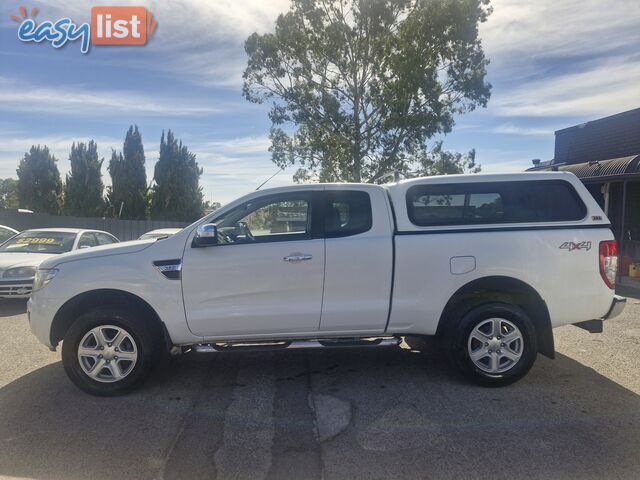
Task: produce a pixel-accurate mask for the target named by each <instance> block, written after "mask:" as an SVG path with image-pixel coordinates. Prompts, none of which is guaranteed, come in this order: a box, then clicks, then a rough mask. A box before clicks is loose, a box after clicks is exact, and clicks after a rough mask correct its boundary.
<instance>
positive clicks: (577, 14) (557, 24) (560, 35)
mask: <svg viewBox="0 0 640 480" xmlns="http://www.w3.org/2000/svg"><path fill="white" fill-rule="evenodd" d="M492 5H493V9H494V10H493V14H492V15H491V16H490V17H489V20H488V21H487V22H486V23H485V24H483V25H482V26H481V29H480V33H481V37H482V39H483V44H484V46H485V52H486V53H487V56H488V57H489V58H490V59H491V61H492V64H494V66H495V67H496V69H499V70H502V69H506V70H508V71H510V72H511V73H515V74H516V75H517V76H523V75H529V74H535V73H538V74H544V73H545V72H539V71H538V72H536V71H535V67H536V61H537V60H540V59H542V58H550V57H571V56H584V55H598V54H602V53H604V52H610V51H613V50H617V49H620V48H629V49H636V48H637V47H636V46H637V45H638V43H639V41H640V30H639V29H638V25H639V24H640V3H638V2H637V0H616V1H613V2H602V1H601V0H562V1H558V0H536V1H535V2H532V1H531V0H493V1H492Z"/></svg>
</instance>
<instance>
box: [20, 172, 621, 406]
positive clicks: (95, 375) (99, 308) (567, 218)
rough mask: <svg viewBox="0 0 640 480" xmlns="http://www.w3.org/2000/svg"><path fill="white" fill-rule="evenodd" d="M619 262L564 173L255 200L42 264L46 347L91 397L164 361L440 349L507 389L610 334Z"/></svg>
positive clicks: (123, 388)
mask: <svg viewBox="0 0 640 480" xmlns="http://www.w3.org/2000/svg"><path fill="white" fill-rule="evenodd" d="M616 268H617V247H616V242H615V240H614V237H613V234H612V232H611V229H610V223H609V220H608V219H607V218H606V216H605V215H604V213H603V212H602V210H601V209H600V207H599V206H598V204H597V203H596V202H595V200H594V199H593V198H592V197H591V195H590V194H589V192H588V191H587V189H586V188H585V187H584V185H583V184H582V183H581V182H580V181H579V180H578V179H577V178H576V177H575V176H574V175H573V174H569V173H559V172H550V173H526V174H502V175H461V176H456V175H450V176H442V177H432V178H419V179H413V180H408V181H403V182H400V183H397V184H393V185H387V186H380V185H369V184H339V185H337V184H313V185H297V186H292V187H283V188H276V189H271V190H264V191H257V192H253V193H250V194H249V195H247V196H245V197H242V198H240V199H239V200H236V201H235V202H232V203H230V204H228V205H226V206H225V207H223V208H221V209H219V210H217V211H215V212H213V213H212V214H210V215H208V216H206V217H204V218H203V219H201V220H199V221H197V222H195V223H194V224H192V225H190V226H189V227H186V228H185V229H183V230H182V231H180V232H179V233H177V234H175V235H173V236H172V237H169V238H167V239H165V240H163V241H161V242H157V241H151V240H143V241H136V242H127V243H122V244H120V245H117V246H111V247H98V248H95V249H91V250H89V251H82V252H72V253H69V254H64V255H60V256H57V257H53V258H49V259H47V260H45V261H44V262H43V263H42V264H41V266H40V268H39V269H38V272H37V274H36V280H35V286H34V294H33V296H32V297H31V299H30V300H29V303H28V313H29V322H30V325H31V329H32V330H33V332H34V334H35V335H36V337H37V338H38V339H39V340H40V341H41V342H42V343H43V344H45V345H47V346H48V347H50V348H52V349H55V347H56V345H58V343H59V342H60V341H62V340H64V341H63V344H62V360H63V364H64V368H65V371H66V372H67V374H68V376H69V377H70V378H71V380H72V381H73V382H74V383H75V384H76V385H77V386H78V387H80V388H81V389H83V390H85V391H87V392H89V393H92V394H96V395H117V394H122V393H124V392H127V391H130V390H131V389H132V388H134V387H136V386H137V385H139V384H140V382H141V381H142V380H143V379H144V378H145V377H146V376H147V374H148V373H149V370H150V369H151V367H152V366H153V365H154V364H155V363H156V362H157V360H158V357H159V355H161V354H162V353H163V352H166V351H171V352H172V353H178V352H181V351H189V350H195V351H199V352H209V353H219V352H226V351H230V350H242V349H246V348H248V349H256V348H262V349H286V348H327V347H331V348H347V347H354V346H359V347H363V348H373V347H380V346H395V345H398V344H399V343H400V341H401V339H402V338H403V337H404V338H405V340H407V341H408V343H409V344H410V345H415V344H417V343H420V340H422V339H429V338H431V339H435V340H437V341H438V342H439V343H440V344H441V345H442V347H443V350H444V351H445V352H446V353H447V354H448V357H449V358H450V359H451V360H452V362H453V363H454V364H455V365H456V366H457V367H458V368H459V369H460V370H461V371H462V372H463V373H465V374H466V375H467V376H468V377H469V378H471V379H472V380H474V381H476V382H478V383H480V384H482V385H490V386H500V385H506V384H509V383H512V382H514V381H516V380H518V379H519V378H521V377H522V376H523V375H525V374H526V373H527V372H528V371H529V369H530V368H531V366H532V365H533V363H534V361H535V359H536V356H537V354H538V353H539V352H540V353H542V354H544V355H546V356H548V357H553V356H554V343H553V333H552V328H553V327H559V326H561V325H567V324H578V325H579V326H581V327H583V328H586V329H588V330H590V331H599V330H600V331H601V328H602V320H605V319H609V318H613V317H615V316H616V315H617V314H619V312H620V311H621V310H622V308H623V307H624V302H625V299H624V298H622V297H617V296H615V295H614V283H615V278H616Z"/></svg>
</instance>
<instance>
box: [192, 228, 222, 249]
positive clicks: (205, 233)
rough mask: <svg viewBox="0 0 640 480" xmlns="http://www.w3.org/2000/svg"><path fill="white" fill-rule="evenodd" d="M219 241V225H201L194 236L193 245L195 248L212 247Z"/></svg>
mask: <svg viewBox="0 0 640 480" xmlns="http://www.w3.org/2000/svg"><path fill="white" fill-rule="evenodd" d="M217 243H218V227H217V226H216V224H215V223H206V224H204V225H200V226H199V227H198V229H197V230H196V235H195V237H193V242H192V243H191V246H192V247H193V248H200V247H211V246H213V245H216V244H217Z"/></svg>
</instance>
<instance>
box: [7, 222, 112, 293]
mask: <svg viewBox="0 0 640 480" xmlns="http://www.w3.org/2000/svg"><path fill="white" fill-rule="evenodd" d="M16 233H18V232H16ZM117 242H118V239H117V238H116V237H114V236H113V235H111V234H110V233H107V232H102V231H99V230H82V229H77V228H40V229H35V230H25V231H24V232H22V233H19V234H17V235H15V236H13V238H11V239H10V240H8V241H6V242H5V243H4V244H2V245H0V298H26V297H28V296H29V295H31V289H32V285H33V279H34V276H35V274H36V269H37V268H38V266H39V265H40V263H41V262H43V261H44V260H46V259H48V258H50V257H55V256H57V255H59V254H61V253H65V252H70V251H72V250H76V249H80V248H89V247H95V246H97V245H111V244H113V243H117Z"/></svg>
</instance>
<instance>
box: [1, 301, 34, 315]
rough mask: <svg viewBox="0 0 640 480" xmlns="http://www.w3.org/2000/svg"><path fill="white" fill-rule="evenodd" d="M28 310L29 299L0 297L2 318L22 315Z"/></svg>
mask: <svg viewBox="0 0 640 480" xmlns="http://www.w3.org/2000/svg"><path fill="white" fill-rule="evenodd" d="M26 312H27V300H26V299H23V298H15V299H13V298H4V299H0V318H2V317H12V316H14V315H22V314H23V313H26Z"/></svg>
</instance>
